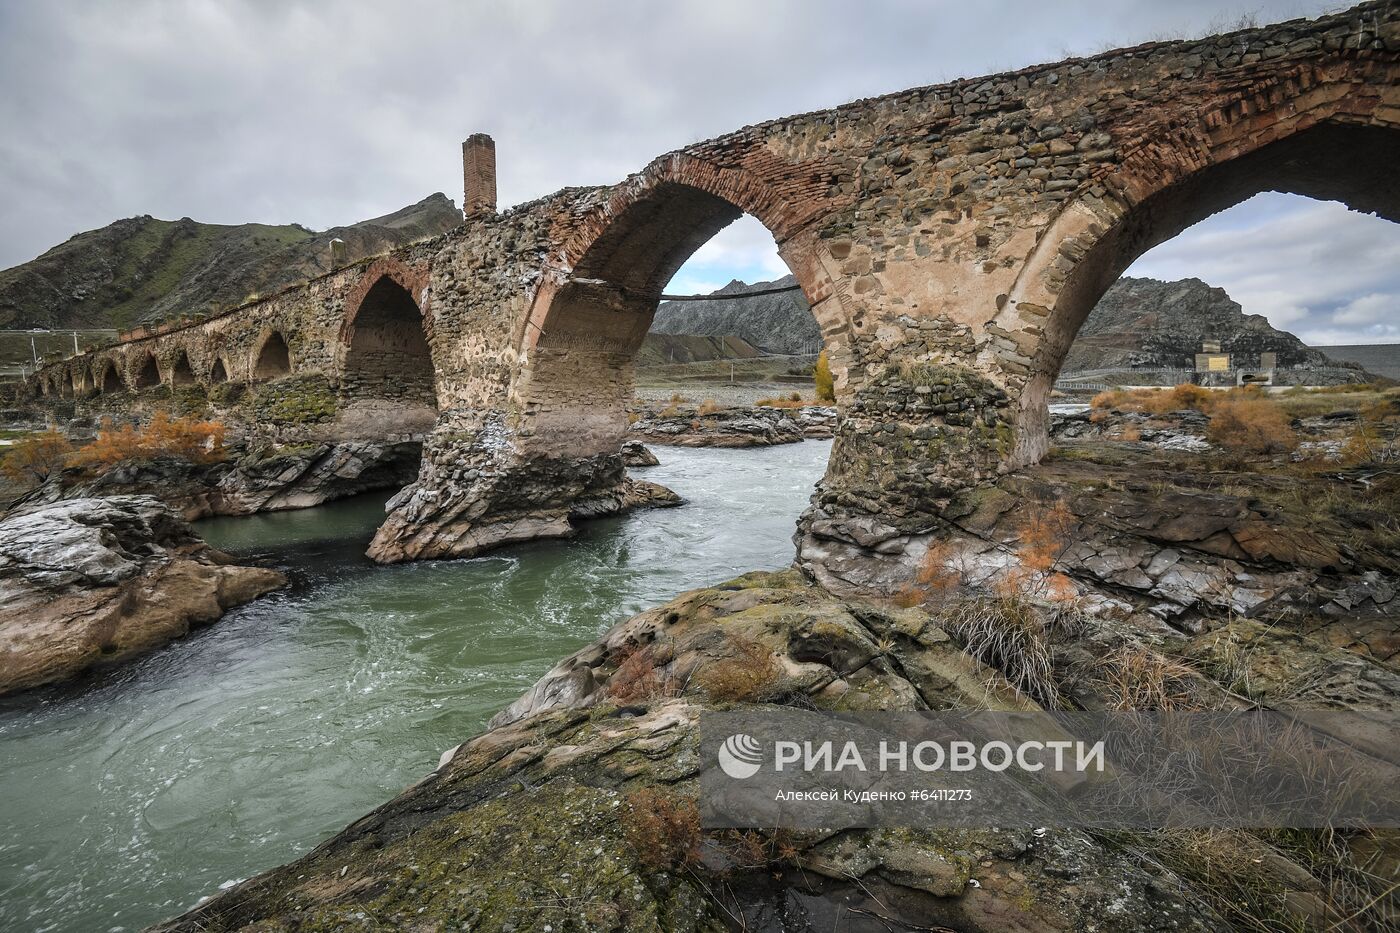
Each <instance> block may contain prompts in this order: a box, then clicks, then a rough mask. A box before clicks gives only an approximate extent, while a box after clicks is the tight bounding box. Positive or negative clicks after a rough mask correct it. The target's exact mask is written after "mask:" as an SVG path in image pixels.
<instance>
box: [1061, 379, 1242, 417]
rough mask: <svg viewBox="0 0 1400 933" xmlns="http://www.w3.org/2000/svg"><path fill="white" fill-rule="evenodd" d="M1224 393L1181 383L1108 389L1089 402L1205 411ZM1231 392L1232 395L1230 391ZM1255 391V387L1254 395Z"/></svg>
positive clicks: (1154, 410)
mask: <svg viewBox="0 0 1400 933" xmlns="http://www.w3.org/2000/svg"><path fill="white" fill-rule="evenodd" d="M1223 394H1224V393H1220V392H1212V391H1211V390H1210V389H1207V388H1205V387H1203V386H1198V385H1194V384H1192V383H1189V382H1183V383H1181V384H1180V385H1178V386H1175V387H1173V388H1171V389H1134V390H1132V391H1129V390H1127V389H1109V390H1108V391H1106V392H1100V393H1099V394H1098V395H1095V396H1094V398H1093V400H1092V401H1090V402H1089V405H1090V406H1091V407H1093V408H1095V409H1107V408H1118V409H1122V410H1124V411H1140V412H1144V413H1146V414H1149V415H1165V414H1166V413H1167V412H1171V411H1182V410H1184V409H1188V408H1194V409H1195V410H1196V411H1209V410H1210V408H1211V405H1213V404H1214V403H1215V401H1216V399H1218V398H1219V397H1221V396H1222V395H1223ZM1231 394H1234V393H1233V392H1232V393H1231ZM1257 394H1258V392H1257V390H1256V392H1255V395H1257Z"/></svg>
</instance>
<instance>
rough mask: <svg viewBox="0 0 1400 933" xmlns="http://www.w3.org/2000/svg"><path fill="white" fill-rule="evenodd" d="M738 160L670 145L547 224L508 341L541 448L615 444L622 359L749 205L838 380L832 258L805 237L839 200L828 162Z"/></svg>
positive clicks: (621, 406) (840, 333)
mask: <svg viewBox="0 0 1400 933" xmlns="http://www.w3.org/2000/svg"><path fill="white" fill-rule="evenodd" d="M737 161H738V163H739V164H737V165H733V164H730V165H721V164H719V163H718V162H711V161H708V160H706V159H703V158H700V157H698V156H696V155H692V154H687V153H675V154H671V155H667V156H663V157H661V158H659V159H657V160H656V161H654V162H652V163H651V164H650V165H649V166H648V167H647V168H646V169H645V170H644V171H642V172H641V173H639V174H637V175H635V176H632V177H631V178H629V179H627V180H626V181H624V182H622V183H621V184H619V185H617V186H615V187H614V188H612V189H609V190H608V191H607V194H606V197H605V198H601V199H598V200H595V201H592V202H585V203H584V204H583V205H582V206H581V208H580V210H578V211H577V212H576V213H574V214H572V215H570V216H569V217H567V218H566V223H567V227H566V228H564V229H561V230H559V231H557V232H556V242H558V243H559V244H560V246H559V248H558V250H557V251H556V252H555V253H553V254H551V256H550V257H549V259H548V261H547V264H546V268H545V271H544V275H543V276H542V282H541V285H540V287H539V289H538V290H537V291H536V293H535V295H534V299H533V301H532V303H531V306H530V309H529V312H528V313H527V315H526V316H525V318H524V320H523V321H522V322H521V323H520V325H519V327H518V329H517V332H516V340H517V341H518V343H517V345H518V346H519V347H520V359H521V360H522V361H523V367H522V371H521V373H520V376H519V377H518V378H517V379H516V381H515V385H514V386H513V388H512V398H513V399H514V400H515V401H516V403H517V404H518V405H519V406H520V408H521V409H522V410H524V411H527V412H529V414H530V416H531V417H532V418H533V419H534V434H533V435H532V437H533V440H532V442H531V443H532V446H533V447H534V448H536V449H538V450H542V451H544V452H546V453H562V452H564V451H570V452H576V451H584V452H587V453H590V454H599V455H602V454H605V453H608V452H612V451H615V450H616V448H617V446H618V445H619V444H620V442H621V439H622V436H623V434H624V433H625V430H626V419H625V408H626V406H627V404H628V402H629V401H630V399H631V394H632V380H633V372H632V360H633V357H634V356H635V354H636V352H637V350H638V349H639V348H640V346H641V344H642V341H643V339H644V338H645V336H646V333H647V330H648V328H649V327H650V325H651V320H652V316H653V315H654V314H655V311H656V306H657V303H658V301H659V299H660V295H661V291H662V289H663V287H664V286H665V285H666V283H667V282H668V281H669V280H670V279H671V277H672V276H673V275H674V274H675V272H676V271H677V270H678V269H679V268H680V267H681V265H683V264H684V263H685V261H686V260H687V259H688V258H689V257H690V256H691V255H692V254H693V253H694V252H695V251H696V250H697V249H699V248H700V247H701V246H702V245H704V244H705V243H706V242H708V241H709V240H710V239H711V238H712V237H713V236H714V235H715V234H716V233H718V232H719V231H720V230H722V229H723V228H724V227H726V226H728V225H729V224H730V223H732V222H733V221H735V220H737V219H738V218H739V217H741V216H742V215H743V214H744V213H746V212H747V213H749V214H750V215H751V216H753V217H755V218H756V219H757V220H758V221H759V222H760V223H762V224H763V225H764V226H765V227H766V228H767V229H768V230H769V232H770V233H772V234H773V236H774V240H775V241H776V243H777V244H778V250H779V254H780V255H781V256H782V258H783V260H784V261H785V262H786V263H787V265H788V267H789V269H790V270H791V271H792V273H793V275H794V277H795V278H796V280H797V282H798V284H799V285H800V286H801V288H802V290H803V291H804V293H805V294H806V296H807V299H808V301H809V303H810V304H811V306H812V313H813V316H814V317H815V318H816V319H817V323H818V325H819V327H820V328H821V331H822V333H823V337H824V338H825V340H826V342H827V344H828V347H829V348H831V349H833V351H834V354H833V355H834V358H835V362H836V365H835V366H834V369H835V370H836V372H837V389H838V394H839V393H840V392H841V391H842V390H843V389H844V374H845V369H846V367H845V365H844V364H845V361H846V359H847V353H846V347H845V340H846V339H847V338H848V336H849V334H850V327H849V321H848V316H847V315H846V314H845V312H844V308H843V298H842V295H841V293H840V290H839V288H838V285H837V283H838V281H839V276H833V274H832V271H831V270H833V269H835V268H837V264H836V263H835V261H834V260H833V259H831V257H830V256H829V254H828V253H827V251H826V248H825V246H824V244H823V242H822V241H821V240H820V239H819V238H818V237H817V235H816V229H815V228H816V227H817V226H818V222H819V221H820V220H821V219H822V218H824V217H827V216H829V215H830V213H831V212H832V211H834V210H836V209H837V208H838V207H839V206H840V204H841V203H842V202H840V201H835V200H832V199H831V198H829V197H828V192H829V190H830V188H831V181H832V178H834V177H835V171H834V169H830V168H822V167H821V166H820V165H816V166H814V165H813V164H805V165H803V166H802V167H801V169H800V171H799V170H798V169H797V168H796V167H795V166H793V165H792V164H790V163H786V162H782V161H781V160H778V159H776V158H774V157H772V156H771V155H768V154H767V153H766V152H765V151H763V150H761V149H751V150H748V151H747V152H746V153H745V154H744V156H743V157H742V158H740V159H738V160H737Z"/></svg>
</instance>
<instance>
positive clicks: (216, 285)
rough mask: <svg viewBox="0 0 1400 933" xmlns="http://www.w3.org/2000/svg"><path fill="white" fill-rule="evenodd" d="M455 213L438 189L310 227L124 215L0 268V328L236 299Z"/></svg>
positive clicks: (387, 244) (436, 225)
mask: <svg viewBox="0 0 1400 933" xmlns="http://www.w3.org/2000/svg"><path fill="white" fill-rule="evenodd" d="M461 222H462V215H461V212H460V211H458V210H457V208H456V206H455V205H454V204H453V203H452V201H451V200H450V199H449V198H448V197H447V196H446V195H443V194H434V195H431V196H430V197H427V198H424V199H423V200H422V201H419V202H418V203H417V204H413V205H411V206H409V207H405V208H403V209H402V210H399V211H395V212H394V213H392V214H386V215H385V216H383V217H376V218H374V219H372V220H365V221H361V222H360V223H357V224H352V225H350V226H348V227H333V228H332V229H330V230H325V231H322V232H320V233H317V232H315V231H313V230H308V229H307V228H305V227H302V226H299V225H297V224H289V225H286V226H270V225H267V224H238V225H236V226H230V225H223V224H204V223H199V222H197V221H194V220H190V219H189V218H188V217H184V218H181V219H180V220H156V219H155V218H154V217H150V216H144V217H131V218H128V219H126V220H119V221H117V222H116V223H113V224H109V225H107V226H106V227H103V228H101V229H100V230H89V231H87V232H86V233H79V234H78V235H77V236H75V237H73V238H72V239H70V240H68V242H66V243H62V244H60V245H58V246H55V247H54V248H53V249H51V250H49V251H48V252H46V253H44V254H43V255H42V256H40V257H39V258H37V259H34V260H32V261H30V262H26V263H24V264H22V265H18V266H15V267H14V268H12V269H6V270H4V271H2V272H0V328H14V329H18V328H30V327H46V328H110V327H117V328H125V327H130V326H132V325H135V324H137V323H158V322H160V321H165V320H170V319H172V318H178V317H182V316H185V315H188V314H193V313H196V312H203V311H212V310H217V309H220V308H226V307H231V306H233V305H237V304H240V303H241V302H243V301H244V300H246V299H247V298H248V297H249V296H251V295H253V294H270V293H272V292H275V291H277V290H279V289H281V288H284V287H286V286H288V285H291V284H293V283H295V282H298V281H301V280H303V279H307V278H311V277H313V276H316V275H320V274H321V273H323V272H329V271H330V270H331V268H332V260H331V241H332V240H335V239H340V240H342V241H344V243H345V252H344V259H343V261H342V262H341V263H337V264H344V263H349V262H354V261H355V260H357V259H362V258H364V257H365V256H371V255H374V254H375V253H381V252H384V251H385V250H388V249H392V248H394V247H396V246H399V245H401V244H404V243H408V242H411V241H413V240H417V239H420V238H422V237H425V236H433V235H436V234H439V233H444V232H446V231H447V230H450V229H452V228H453V227H455V226H457V225H458V224H460V223H461Z"/></svg>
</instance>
